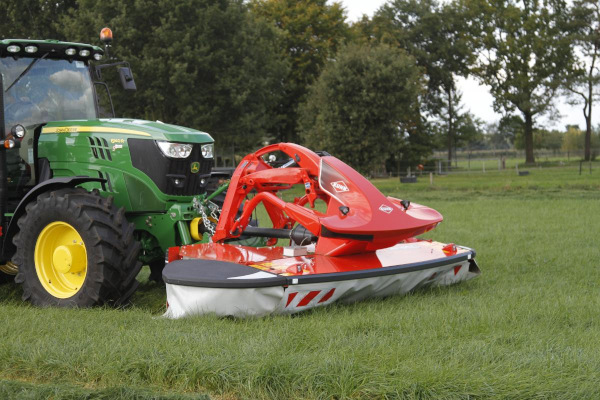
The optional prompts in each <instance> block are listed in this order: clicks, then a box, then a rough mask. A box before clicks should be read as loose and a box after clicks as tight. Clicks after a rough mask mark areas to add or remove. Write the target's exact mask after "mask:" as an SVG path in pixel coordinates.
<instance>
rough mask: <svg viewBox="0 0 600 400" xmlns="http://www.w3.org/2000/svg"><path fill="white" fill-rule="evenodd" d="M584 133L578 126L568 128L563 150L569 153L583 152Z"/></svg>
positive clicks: (564, 137)
mask: <svg viewBox="0 0 600 400" xmlns="http://www.w3.org/2000/svg"><path fill="white" fill-rule="evenodd" d="M583 139H584V137H583V132H581V130H580V129H579V127H577V126H567V132H566V133H565V135H564V136H563V142H562V149H563V150H564V151H567V152H572V151H577V150H581V149H582V148H583Z"/></svg>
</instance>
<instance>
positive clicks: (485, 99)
mask: <svg viewBox="0 0 600 400" xmlns="http://www.w3.org/2000/svg"><path fill="white" fill-rule="evenodd" d="M335 1H336V2H339V3H342V5H343V6H344V8H345V9H346V13H347V16H348V20H349V21H350V22H355V21H358V20H359V19H360V18H361V17H362V15H363V14H366V15H368V16H369V17H371V16H372V15H373V13H375V11H377V9H378V8H379V7H381V6H382V5H383V4H384V3H385V2H386V1H385V0H335ZM457 81H458V89H459V90H460V91H461V92H462V94H463V97H462V101H463V104H464V109H465V110H470V111H471V113H473V114H474V115H475V116H476V117H478V118H480V119H482V120H483V121H484V122H493V121H497V120H499V119H500V118H501V117H502V116H501V115H500V114H497V113H495V112H494V110H493V108H492V103H493V101H494V98H493V97H492V95H491V94H490V92H489V89H488V88H487V87H485V86H482V85H480V84H479V83H478V82H477V81H476V80H475V79H474V78H468V79H466V80H465V79H463V78H458V80H457ZM556 108H557V109H558V111H559V113H560V115H561V118H557V120H556V121H552V122H550V121H549V120H548V119H547V118H546V117H541V118H537V123H538V125H542V126H544V127H546V128H557V129H564V127H565V125H567V124H576V125H579V127H580V128H581V129H585V119H584V118H583V111H582V108H581V106H579V105H576V106H571V105H569V104H567V103H566V102H565V99H564V98H562V97H561V98H560V99H559V101H558V102H557V104H556ZM592 123H593V124H594V125H598V124H599V123H600V105H599V104H598V103H596V106H595V107H594V109H593V111H592Z"/></svg>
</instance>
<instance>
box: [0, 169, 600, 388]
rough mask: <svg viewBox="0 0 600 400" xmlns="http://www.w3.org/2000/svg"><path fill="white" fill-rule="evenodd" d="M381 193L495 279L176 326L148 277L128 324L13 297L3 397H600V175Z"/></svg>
mask: <svg viewBox="0 0 600 400" xmlns="http://www.w3.org/2000/svg"><path fill="white" fill-rule="evenodd" d="M376 184H377V185H378V186H379V187H381V188H382V190H383V191H384V193H387V194H390V195H395V196H398V197H401V198H408V199H410V200H413V201H415V202H420V203H425V204H427V205H429V206H432V207H434V208H436V209H438V210H439V211H440V212H441V213H442V214H443V215H444V218H445V221H444V223H442V224H441V225H440V226H439V227H438V228H436V229H435V230H434V231H432V232H430V234H429V236H428V237H431V238H434V239H436V240H440V241H444V242H455V243H458V244H463V245H466V246H470V247H473V248H475V249H476V250H477V260H478V262H479V265H480V267H481V269H482V271H483V274H482V275H481V276H480V277H479V278H477V279H475V280H472V281H469V282H466V283H464V284H460V285H456V286H452V287H444V288H437V289H430V290H424V291H418V292H415V293H413V294H411V295H409V296H404V297H399V296H398V297H390V298H387V299H383V300H371V301H365V302H361V303H356V304H352V305H332V306H329V307H326V308H322V309H317V310H314V311H312V312H307V313H304V314H299V315H296V316H274V317H267V318H262V319H246V320H238V319H227V318H216V317H212V316H206V317H196V318H188V319H183V320H175V321H173V320H165V319H163V318H161V317H160V314H161V313H162V312H163V311H164V301H165V294H164V288H163V287H161V286H159V285H155V284H153V283H149V282H147V281H146V280H145V279H144V277H142V278H143V279H144V280H145V281H144V283H143V285H142V289H141V290H140V291H139V292H138V293H137V294H136V295H135V297H134V299H133V303H134V305H133V306H132V307H130V308H128V309H120V310H114V309H109V308H101V309H82V310H64V309H38V308H33V307H31V306H29V305H27V304H23V303H21V301H20V290H19V288H18V287H16V286H14V285H4V286H2V287H0V297H1V298H2V299H3V300H2V302H1V303H0V320H1V321H2V324H1V325H0V335H1V337H2V341H0V374H2V377H3V379H7V380H6V381H4V382H2V383H0V397H7V398H10V397H13V398H15V397H16V398H18V397H22V398H48V397H52V396H54V398H57V399H70V398H82V397H87V398H123V399H129V398H131V399H133V398H136V399H137V398H178V397H180V396H181V397H184V398H195V397H197V396H198V397H200V396H205V395H209V396H211V397H215V398H227V399H229V398H259V399H285V398H299V399H316V398H324V399H329V398H336V399H346V398H348V399H359V398H373V399H401V398H402V399H404V398H406V399H423V398H449V399H467V398H523V399H530V398H538V399H552V398H557V399H564V398H574V399H575V398H576V399H580V398H590V399H596V398H600V372H599V371H600V351H599V350H598V349H600V322H599V319H598V310H600V296H599V290H598V289H599V282H600V269H599V268H598V263H599V262H600V246H599V245H598V244H599V238H600V201H599V200H600V178H598V174H595V175H594V174H592V175H591V176H588V175H581V176H579V175H578V174H577V171H576V170H574V169H571V170H568V171H566V170H564V169H558V168H557V169H553V170H550V169H547V170H544V169H542V170H541V171H538V170H535V171H532V173H531V175H529V176H528V177H517V176H516V175H515V176H513V175H512V174H511V175H508V174H505V173H498V172H497V173H493V174H492V173H490V174H486V176H485V177H481V176H479V175H477V176H470V177H469V176H466V175H460V176H455V175H453V176H444V177H435V178H434V185H433V186H430V185H429V180H428V178H427V179H426V180H425V179H422V180H421V181H420V182H419V183H417V184H413V185H406V184H404V185H402V184H400V183H399V182H397V180H381V181H376ZM146 274H147V272H146ZM61 396H62V397H61ZM111 396H112V397H111Z"/></svg>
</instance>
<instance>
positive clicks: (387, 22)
mask: <svg viewBox="0 0 600 400" xmlns="http://www.w3.org/2000/svg"><path fill="white" fill-rule="evenodd" d="M357 29H359V30H361V31H362V32H363V35H364V36H365V37H367V38H369V39H370V40H372V41H373V40H375V41H379V42H383V43H388V44H391V45H393V46H398V47H400V48H402V49H405V50H406V51H407V52H408V53H409V54H411V55H412V56H413V57H414V58H415V59H416V60H417V64H418V65H419V66H420V67H422V69H423V71H425V74H426V76H427V89H428V90H427V91H426V92H425V95H424V96H423V98H424V102H423V106H424V108H425V109H426V110H427V112H428V113H429V114H431V115H434V116H437V117H438V118H440V119H442V120H443V121H445V127H444V134H445V135H446V140H445V142H446V145H447V148H448V158H449V159H450V158H451V154H452V149H453V147H454V146H456V144H457V143H458V142H460V141H461V139H460V138H457V136H458V135H460V134H461V132H459V131H458V127H459V125H460V124H461V121H460V119H461V118H463V119H464V118H465V116H464V115H462V116H461V115H460V113H459V110H458V108H459V103H460V94H459V93H457V91H456V82H455V76H456V75H463V76H465V75H466V74H467V73H468V66H469V64H470V63H472V62H473V49H472V46H471V42H470V41H469V37H468V35H467V34H466V33H467V32H466V31H465V27H464V13H463V12H462V10H461V9H460V8H459V7H457V6H456V2H450V3H444V4H443V5H442V4H440V3H438V2H437V1H436V0H427V1H417V0H394V1H391V2H389V3H387V4H385V5H384V6H382V7H381V8H380V9H379V10H378V11H377V13H376V14H375V16H374V17H373V21H372V23H371V24H367V23H366V21H363V22H362V23H360V24H359V25H358V26H357ZM440 128H441V127H438V131H439V129H440Z"/></svg>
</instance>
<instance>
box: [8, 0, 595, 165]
mask: <svg viewBox="0 0 600 400" xmlns="http://www.w3.org/2000/svg"><path fill="white" fill-rule="evenodd" d="M0 13H1V14H2V15H3V16H4V18H3V19H2V20H1V21H0V29H1V32H2V36H3V37H5V38H9V37H19V38H37V39H39V38H55V39H59V40H68V41H80V42H85V43H93V44H99V42H98V39H97V38H98V32H99V31H100V29H101V28H103V27H104V26H109V27H111V28H112V29H113V32H114V37H115V41H114V45H113V48H112V50H111V51H112V53H113V54H114V55H116V56H117V57H118V58H119V59H124V60H127V61H129V62H130V63H131V66H132V69H133V71H134V74H135V77H136V82H137V86H138V91H137V92H136V93H135V94H134V95H130V94H127V93H122V92H120V91H118V90H113V97H114V102H115V109H116V110H118V111H117V113H118V115H119V116H127V117H135V118H145V119H151V120H155V119H156V120H161V121H164V122H168V123H174V124H180V125H185V126H191V127H194V128H197V129H201V130H204V131H207V132H209V133H211V134H212V135H213V136H214V138H215V140H216V143H217V148H218V147H235V149H236V152H239V153H243V152H246V151H249V150H252V149H255V148H257V147H259V146H261V145H263V144H265V143H269V142H275V141H293V142H297V143H302V144H305V145H308V146H309V147H311V148H313V149H315V150H327V151H328V152H329V153H331V154H334V155H336V156H338V157H340V158H341V159H344V160H346V161H348V162H349V163H350V164H352V165H353V166H354V167H355V168H357V169H359V170H361V171H363V172H368V171H373V170H386V171H396V170H400V169H401V168H404V167H405V166H408V165H414V164H415V163H417V162H421V161H422V160H424V159H425V158H427V156H429V155H430V154H431V152H432V150H433V148H435V147H439V146H440V145H441V144H442V143H443V145H444V147H446V148H447V151H448V157H449V158H451V157H452V152H453V151H455V149H456V148H457V146H460V145H461V143H474V142H476V141H477V140H478V139H477V134H478V129H477V128H478V126H479V125H481V121H477V119H476V118H474V117H473V116H472V115H471V114H470V113H469V112H468V111H464V106H463V105H462V104H461V93H460V92H459V91H458V89H457V78H458V77H460V76H462V77H467V76H473V77H475V78H477V79H478V80H479V82H481V83H482V84H486V85H489V87H490V88H491V93H492V95H493V97H494V109H495V110H496V111H498V112H501V113H502V114H503V115H504V118H503V120H511V119H512V123H513V124H514V125H515V126H516V127H517V128H518V130H519V132H521V133H520V136H519V137H520V139H519V140H522V145H523V148H524V149H525V152H526V159H527V162H534V161H535V158H534V152H533V150H534V148H535V146H536V144H539V143H536V132H538V131H539V129H540V128H541V127H540V126H539V124H537V121H538V119H539V117H540V116H541V115H544V114H546V115H548V114H553V113H556V110H555V106H556V105H555V101H556V98H557V97H558V96H559V95H564V96H568V98H569V99H570V101H571V102H573V103H577V104H580V105H581V108H582V112H583V113H584V116H585V120H586V129H585V136H584V139H583V142H584V147H585V158H586V160H587V159H589V158H590V157H592V154H591V147H592V137H593V134H592V131H593V130H592V124H593V119H592V106H593V104H594V101H595V100H596V99H597V97H598V94H599V91H598V82H599V81H600V72H599V68H598V63H599V60H598V55H599V52H600V4H599V3H598V1H597V0H575V1H572V2H566V1H564V0H545V1H538V0H522V1H515V0H452V1H449V2H447V1H444V2H442V1H436V0H424V1H417V0H390V1H389V2H387V3H386V4H384V5H383V6H382V7H381V8H380V9H379V10H378V11H377V12H376V13H375V14H374V15H373V17H372V18H369V17H366V16H364V17H363V18H362V19H361V20H360V21H358V22H356V23H349V22H348V21H347V20H346V15H345V11H344V9H343V7H342V5H341V4H339V3H335V2H327V1H326V0H248V1H242V0H105V1H101V2H98V1H95V0H8V1H4V2H2V3H1V4H0ZM517 117H518V118H517ZM505 124H506V123H505Z"/></svg>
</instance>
